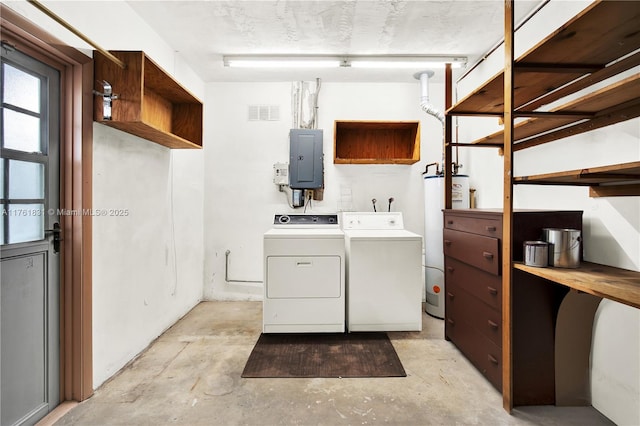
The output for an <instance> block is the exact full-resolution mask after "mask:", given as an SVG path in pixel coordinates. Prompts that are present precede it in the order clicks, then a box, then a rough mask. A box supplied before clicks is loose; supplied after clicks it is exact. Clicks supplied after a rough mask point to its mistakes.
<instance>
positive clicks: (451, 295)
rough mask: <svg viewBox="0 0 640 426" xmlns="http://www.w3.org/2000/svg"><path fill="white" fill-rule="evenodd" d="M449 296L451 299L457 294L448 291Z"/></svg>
mask: <svg viewBox="0 0 640 426" xmlns="http://www.w3.org/2000/svg"><path fill="white" fill-rule="evenodd" d="M447 296H449V299H451V300H453V299H454V298H455V297H456V296H454V294H453V293H451V292H450V291H448V292H447Z"/></svg>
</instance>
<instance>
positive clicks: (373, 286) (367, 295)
mask: <svg viewBox="0 0 640 426" xmlns="http://www.w3.org/2000/svg"><path fill="white" fill-rule="evenodd" d="M342 228H343V230H344V234H345V248H346V256H347V272H346V274H347V330H348V331H420V330H421V329H422V285H423V278H422V275H423V274H422V236H420V235H418V234H415V233H413V232H410V231H407V230H406V229H404V223H403V219H402V213H400V212H390V213H383V212H380V213H373V212H371V213H369V212H363V213H361V212H344V213H343V216H342Z"/></svg>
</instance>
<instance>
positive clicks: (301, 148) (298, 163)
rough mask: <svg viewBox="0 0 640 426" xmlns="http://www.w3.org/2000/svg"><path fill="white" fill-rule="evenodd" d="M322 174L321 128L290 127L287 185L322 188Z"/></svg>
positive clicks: (298, 187)
mask: <svg viewBox="0 0 640 426" xmlns="http://www.w3.org/2000/svg"><path fill="white" fill-rule="evenodd" d="M323 174H324V164H323V153H322V130H320V129H291V131H290V132H289V186H290V187H291V188H296V189H315V188H322V183H323Z"/></svg>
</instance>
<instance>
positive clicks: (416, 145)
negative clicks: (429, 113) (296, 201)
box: [333, 120, 420, 164]
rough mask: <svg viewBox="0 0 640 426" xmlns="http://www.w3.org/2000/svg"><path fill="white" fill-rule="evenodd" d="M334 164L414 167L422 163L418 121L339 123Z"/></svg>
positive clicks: (335, 130)
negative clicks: (406, 165) (413, 165)
mask: <svg viewBox="0 0 640 426" xmlns="http://www.w3.org/2000/svg"><path fill="white" fill-rule="evenodd" d="M333 134H334V146H333V148H334V149H333V155H334V157H333V162H334V164H414V163H416V162H418V161H420V122H419V121H339V120H336V122H335V125H334V133H333Z"/></svg>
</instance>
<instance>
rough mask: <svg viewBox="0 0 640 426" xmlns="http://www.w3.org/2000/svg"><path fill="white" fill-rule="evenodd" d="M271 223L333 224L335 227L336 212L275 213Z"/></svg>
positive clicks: (281, 224)
mask: <svg viewBox="0 0 640 426" xmlns="http://www.w3.org/2000/svg"><path fill="white" fill-rule="evenodd" d="M273 224H274V225H275V226H282V227H285V226H291V227H296V226H298V227H305V228H313V227H325V226H333V227H337V226H338V225H339V223H338V215H337V214H317V215H311V214H277V215H275V217H274V218H273Z"/></svg>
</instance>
